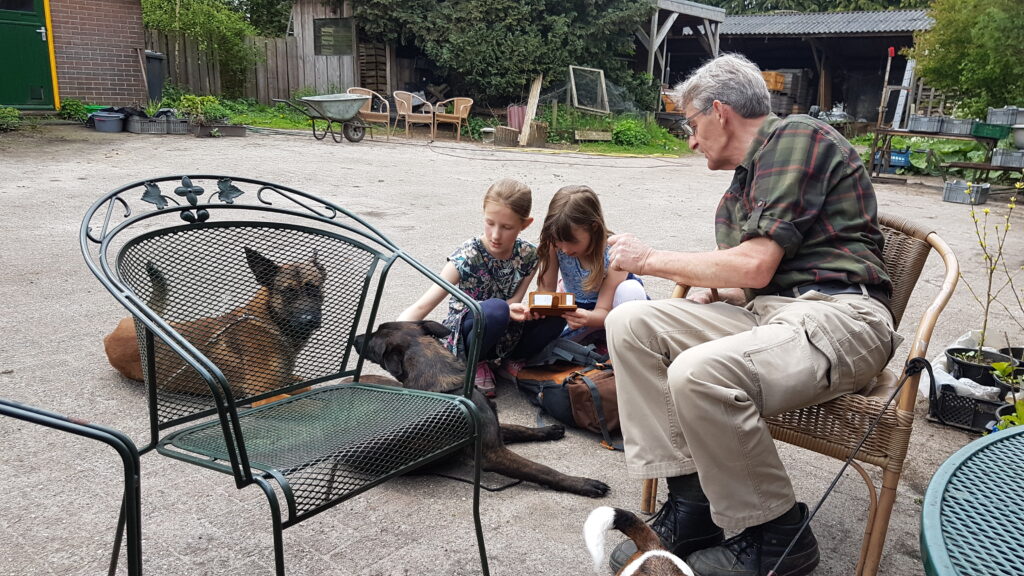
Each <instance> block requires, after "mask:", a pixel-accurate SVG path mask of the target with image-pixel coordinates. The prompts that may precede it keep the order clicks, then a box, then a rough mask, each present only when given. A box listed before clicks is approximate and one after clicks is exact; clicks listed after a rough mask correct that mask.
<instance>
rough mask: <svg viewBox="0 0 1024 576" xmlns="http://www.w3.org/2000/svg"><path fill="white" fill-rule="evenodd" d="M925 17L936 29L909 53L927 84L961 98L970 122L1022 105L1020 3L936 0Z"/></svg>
mask: <svg viewBox="0 0 1024 576" xmlns="http://www.w3.org/2000/svg"><path fill="white" fill-rule="evenodd" d="M929 15H930V16H931V17H932V18H933V19H934V20H935V25H934V27H932V29H931V30H926V31H923V32H919V33H918V34H916V35H915V37H914V48H913V49H911V50H909V51H908V52H907V55H908V56H909V57H911V58H914V59H916V60H917V70H918V73H919V74H920V75H921V76H922V77H923V78H925V79H926V80H927V81H928V83H929V84H931V85H932V86H934V87H936V88H938V89H940V90H943V91H944V92H947V93H952V94H958V95H960V97H961V100H960V111H961V112H962V113H964V114H965V115H967V116H969V117H977V118H984V117H985V114H986V111H987V109H988V108H990V107H991V108H1001V107H1003V106H1006V105H1017V106H1024V2H1021V1H1020V0H934V2H933V4H932V8H931V10H930V11H929Z"/></svg>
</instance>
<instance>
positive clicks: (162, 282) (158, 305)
mask: <svg viewBox="0 0 1024 576" xmlns="http://www.w3.org/2000/svg"><path fill="white" fill-rule="evenodd" d="M146 274H148V275H149V282H150V284H152V286H153V292H152V293H151V294H150V295H149V307H150V308H151V309H152V310H153V312H156V313H157V315H159V316H163V315H164V309H165V308H166V307H167V278H166V277H165V276H164V273H163V272H162V271H161V270H160V269H159V268H157V266H156V264H153V263H152V262H146Z"/></svg>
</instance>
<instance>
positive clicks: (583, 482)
mask: <svg viewBox="0 0 1024 576" xmlns="http://www.w3.org/2000/svg"><path fill="white" fill-rule="evenodd" d="M579 481H580V485H579V486H578V489H576V490H573V492H575V493H576V494H579V495H580V496H588V497H590V498H602V497H604V496H607V495H608V492H610V491H611V486H608V485H607V484H605V483H604V482H601V481H600V480H594V479H592V478H579Z"/></svg>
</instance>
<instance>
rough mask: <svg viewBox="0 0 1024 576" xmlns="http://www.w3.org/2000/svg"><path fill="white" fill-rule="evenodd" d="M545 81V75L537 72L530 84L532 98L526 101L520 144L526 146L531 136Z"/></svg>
mask: <svg viewBox="0 0 1024 576" xmlns="http://www.w3.org/2000/svg"><path fill="white" fill-rule="evenodd" d="M543 82H544V75H543V74H537V77H536V78H534V79H533V84H532V85H531V86H530V99H529V100H527V101H526V118H523V131H522V132H520V133H519V145H520V146H526V141H527V140H528V139H529V138H530V123H531V122H533V118H534V117H535V116H536V115H537V103H538V102H539V101H540V85H541V84H542V83H543Z"/></svg>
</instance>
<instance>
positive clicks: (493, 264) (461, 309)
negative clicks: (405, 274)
mask: <svg viewBox="0 0 1024 576" xmlns="http://www.w3.org/2000/svg"><path fill="white" fill-rule="evenodd" d="M532 202H533V200H532V194H531V191H530V188H529V187H528V186H526V185H525V184H523V183H522V182H519V181H517V180H513V179H511V178H505V179H502V180H498V181H497V182H495V183H494V184H492V185H491V186H490V188H488V189H487V193H486V194H485V195H484V202H483V209H484V214H483V215H484V219H483V220H484V221H483V224H484V231H483V234H481V235H479V236H476V237H474V238H470V239H469V240H466V241H465V242H463V243H462V245H460V246H459V247H458V248H456V249H455V251H454V252H452V253H451V255H450V256H448V261H447V263H446V264H445V265H444V268H443V269H442V270H441V277H442V278H444V279H445V280H447V281H448V282H451V283H452V284H454V285H456V286H458V287H459V288H460V289H461V290H462V291H463V292H465V293H466V294H467V295H468V296H470V297H471V298H473V299H475V300H477V301H478V302H480V307H481V310H482V312H483V316H484V333H483V336H482V338H481V340H482V341H481V343H480V360H481V362H480V363H479V364H478V365H477V371H476V386H477V388H479V389H480V390H481V391H482V392H483V393H484V394H485V395H486V396H488V397H493V396H494V393H495V386H494V373H493V369H492V366H491V363H490V362H488V361H490V360H495V359H499V360H500V359H504V358H510V359H511V358H526V357H529V356H531V355H533V354H534V353H535V352H537V351H539V350H540V348H541V347H543V345H544V344H545V343H546V342H548V341H550V340H552V339H554V338H555V337H557V336H558V333H559V332H560V331H561V329H562V321H561V319H560V318H544V319H541V318H536V317H535V316H536V315H533V316H531V315H529V310H528V308H527V307H526V306H525V305H524V304H523V303H522V302H523V297H524V296H525V295H526V290H527V288H528V287H529V286H530V283H531V282H532V281H533V277H534V275H535V274H536V272H537V247H536V246H534V245H533V244H531V243H530V242H527V241H526V240H523V239H522V238H520V237H519V234H520V233H521V232H522V231H523V230H525V229H526V228H527V227H528V226H529V225H530V224H531V223H533V218H531V217H530V210H531V208H532ZM447 295H448V293H447V292H446V291H445V290H444V289H443V288H441V287H440V286H436V285H435V286H431V287H430V288H429V289H427V291H426V292H425V293H424V294H423V295H422V296H421V297H420V298H419V300H417V301H416V303H415V304H413V305H412V306H410V307H409V308H406V309H405V311H403V312H402V314H401V315H399V317H398V320H422V319H424V318H425V317H426V316H427V314H430V312H431V311H432V310H433V309H434V308H436V307H437V305H438V304H440V303H441V301H442V300H443V299H444V298H445V296H447ZM467 311H468V310H467V309H466V306H465V305H464V304H463V303H462V302H460V301H459V300H458V299H456V298H449V300H448V316H447V317H446V318H445V319H444V321H443V322H442V324H444V325H445V326H447V327H448V328H449V329H451V331H452V333H451V336H449V337H448V340H447V344H448V347H449V349H451V351H452V353H454V354H455V355H457V356H458V357H460V358H465V357H466V349H467V346H468V345H470V344H472V342H470V341H469V339H470V338H471V335H472V333H473V322H474V320H473V316H472V315H470V314H467Z"/></svg>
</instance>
